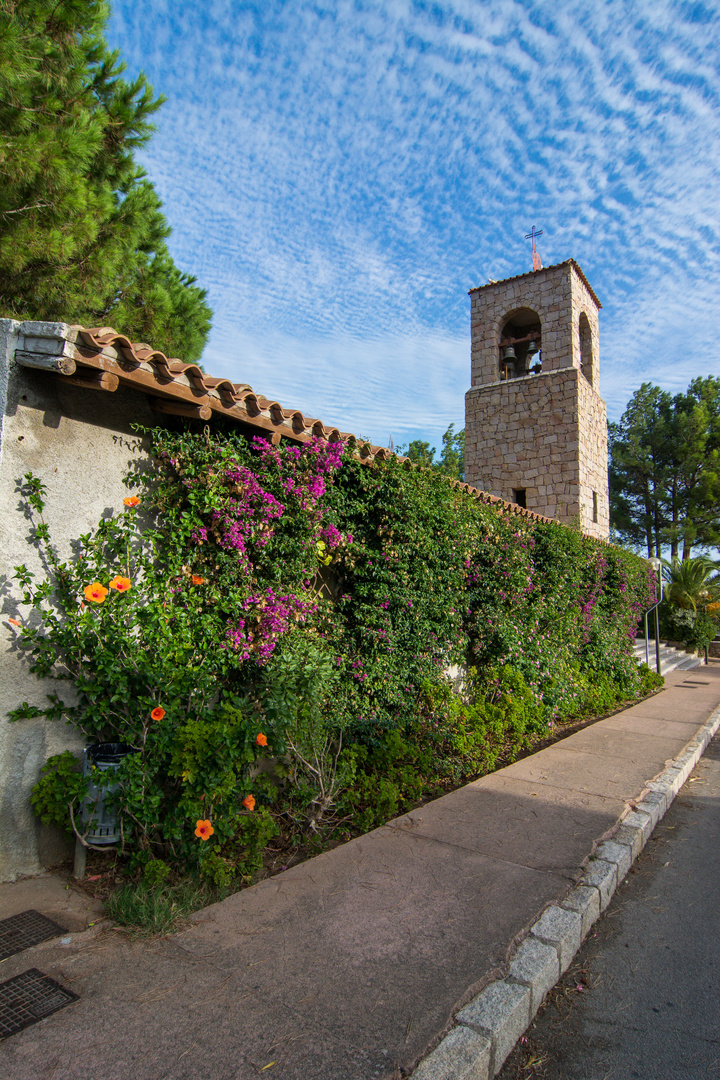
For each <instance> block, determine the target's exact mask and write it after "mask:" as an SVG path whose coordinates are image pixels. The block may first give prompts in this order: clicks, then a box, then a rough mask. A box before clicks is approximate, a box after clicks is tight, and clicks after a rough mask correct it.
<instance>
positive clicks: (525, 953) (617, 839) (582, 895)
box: [411, 707, 720, 1080]
mask: <svg viewBox="0 0 720 1080" xmlns="http://www.w3.org/2000/svg"><path fill="white" fill-rule="evenodd" d="M719 727H720V707H718V708H717V709H715V710H714V712H713V713H712V715H711V716H710V718H709V719H708V720H707V721H706V723H705V724H704V725H703V726H702V728H701V729H700V730H699V731H698V732H697V734H696V735H695V736H694V738H693V739H691V740H690V742H689V743H688V744H687V746H686V747H685V748H684V750H683V751H682V752H681V754H679V755H678V757H677V758H675V759H674V760H673V761H672V762H669V763H668V765H667V767H666V768H665V769H664V771H663V772H662V773H660V775H659V776H658V777H656V778H655V779H654V780H651V781H650V782H649V783H648V784H647V785H646V788H645V790H644V791H643V794H642V797H641V798H640V799H639V801H638V802H637V803H635V804H634V809H633V810H631V811H630V812H629V813H627V814H625V815H624V817H622V818H620V820H619V821H618V824H617V827H616V829H615V831H614V832H613V835H612V837H611V839H609V840H605V841H603V842H602V843H601V844H600V845H599V846H598V848H597V852H596V853H595V855H593V856H591V857H590V859H589V861H588V864H587V866H586V868H585V870H584V872H583V875H582V878H581V883H580V884H579V885H578V886H577V887H576V888H575V889H573V890H572V892H571V893H570V894H569V895H568V896H567V897H566V898H565V899H564V900H562V901H560V903H559V905H550V906H549V907H547V908H546V909H545V911H544V912H543V913H542V915H541V916H540V918H539V919H538V921H537V922H536V923H535V924H534V925H533V926H532V927H531V930H530V936H529V937H528V938H526V939H525V941H524V942H523V943H522V944H521V945H520V947H519V948H518V950H517V952H516V954H515V956H514V958H513V960H512V962H511V964H510V972H509V975H508V977H507V978H505V979H502V980H499V981H497V982H495V983H490V985H489V986H486V987H485V989H484V990H483V991H482V992H481V993H480V994H479V995H478V996H477V997H476V998H474V999H473V1000H472V1001H471V1002H470V1003H469V1005H466V1006H465V1008H463V1009H462V1010H461V1011H460V1012H459V1013H458V1014H457V1016H456V1020H457V1024H458V1026H457V1027H455V1028H453V1030H452V1031H451V1032H450V1033H449V1034H448V1035H446V1036H445V1038H444V1039H443V1041H442V1042H441V1043H440V1045H439V1046H438V1047H437V1048H436V1049H435V1050H433V1052H432V1053H431V1054H430V1055H429V1056H428V1057H427V1058H425V1059H424V1061H423V1062H422V1063H421V1064H420V1065H419V1066H418V1068H417V1069H415V1071H414V1072H413V1073H412V1074H411V1080H492V1078H493V1077H494V1076H495V1075H496V1074H497V1073H498V1072H499V1071H500V1069H501V1068H502V1066H503V1063H504V1062H505V1060H506V1059H507V1057H508V1055H509V1054H510V1052H511V1050H512V1049H513V1048H514V1046H515V1043H516V1042H517V1041H518V1040H519V1039H520V1037H521V1036H522V1035H523V1034H524V1032H525V1031H526V1030H527V1028H528V1027H529V1025H530V1022H531V1021H532V1019H533V1017H534V1016H535V1014H536V1012H537V1010H538V1008H539V1006H540V1004H541V1002H542V999H543V998H544V997H545V995H546V994H547V993H548V992H549V990H550V989H552V987H553V986H554V985H555V982H556V981H557V976H556V977H555V978H553V979H552V981H549V980H550V979H551V975H552V973H553V972H554V971H555V967H556V963H555V961H557V964H559V968H558V971H559V973H560V974H562V973H563V972H564V971H566V970H567V968H568V967H569V965H570V963H571V962H572V959H573V957H574V956H575V954H576V953H577V951H578V949H579V948H580V945H581V943H582V940H583V939H584V937H585V936H586V934H587V933H588V931H589V929H590V927H591V926H592V925H593V923H594V922H595V920H596V919H597V918H598V917H599V914H600V913H601V912H602V911H604V910H605V908H606V907H607V906H608V904H609V903H610V900H611V899H612V896H613V893H614V892H615V890H616V888H617V886H618V885H619V883H620V882H621V881H622V880H623V878H624V877H625V875H626V874H627V872H628V870H629V869H630V867H631V866H632V864H633V862H634V861H635V859H636V858H637V856H638V855H639V853H640V851H641V850H642V848H643V847H644V846H645V844H646V843H647V841H648V839H649V838H650V836H651V834H652V831H653V829H654V828H655V826H656V825H657V823H658V822H659V821H660V820H661V818H662V817H663V816H664V814H665V812H666V810H667V809H668V807H669V806H670V804H671V803H672V801H673V799H674V798H675V796H676V795H677V793H678V791H679V790H680V788H681V787H682V786H683V784H684V783H685V782H686V780H687V778H688V776H689V775H690V773H691V772H692V770H693V769H694V767H695V766H696V765H697V763H698V761H699V760H700V758H701V757H702V755H703V753H704V751H705V749H706V747H707V745H708V743H709V742H710V740H711V739H712V737H713V735H714V734H715V733H716V731H717V730H718V728H719ZM553 954H554V956H555V961H554V960H553ZM458 1032H460V1034H458ZM464 1032H469V1034H463V1033H464ZM473 1035H475V1037H476V1038H479V1039H481V1040H482V1041H481V1043H480V1044H479V1049H478V1052H477V1057H476V1058H473V1054H474V1053H475V1050H474V1049H473V1048H474V1046H475V1043H474V1041H473V1038H472V1036H473ZM446 1046H447V1048H446ZM453 1055H455V1056H453ZM470 1058H473V1060H472V1062H470V1061H469V1059H470ZM426 1066H427V1067H428V1071H424V1070H425V1068H426ZM463 1069H464V1071H462V1070H463Z"/></svg>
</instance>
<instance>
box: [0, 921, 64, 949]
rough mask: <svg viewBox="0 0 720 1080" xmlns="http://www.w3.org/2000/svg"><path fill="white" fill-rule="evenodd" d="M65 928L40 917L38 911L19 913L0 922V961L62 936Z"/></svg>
mask: <svg viewBox="0 0 720 1080" xmlns="http://www.w3.org/2000/svg"><path fill="white" fill-rule="evenodd" d="M64 933H65V927H64V926H59V925H58V924H57V923H56V922H53V921H52V919H48V918H47V917H46V916H45V915H41V914H40V912H39V911H21V912H20V914H19V915H12V916H11V917H10V918H9V919H3V920H2V921H1V922H0V960H7V958H8V956H14V955H15V953H19V952H22V950H23V949H29V948H30V946H31V945H37V944H38V943H39V942H41V941H47V940H48V938H53V937H57V936H58V934H64Z"/></svg>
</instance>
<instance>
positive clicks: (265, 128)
mask: <svg viewBox="0 0 720 1080" xmlns="http://www.w3.org/2000/svg"><path fill="white" fill-rule="evenodd" d="M114 9H115V10H114V16H113V21H112V24H111V28H110V30H111V38H112V41H113V44H115V45H117V46H118V47H119V48H120V49H121V50H122V53H123V55H124V57H125V58H126V59H127V60H128V62H129V65H130V68H131V70H133V71H134V70H137V69H139V68H145V69H146V70H147V72H148V74H149V77H150V79H151V81H152V82H153V84H154V86H155V89H156V91H158V92H162V93H164V94H166V95H167V97H168V103H167V104H166V105H165V106H164V108H163V110H162V111H161V112H160V114H159V117H158V123H159V131H158V134H157V135H156V137H155V139H154V140H153V142H152V143H151V145H150V147H149V149H148V151H147V153H146V155H145V159H144V161H145V165H146V167H147V169H148V171H149V173H150V175H151V177H152V178H153V180H154V181H155V183H156V185H157V187H158V189H159V191H160V194H161V197H162V198H163V201H164V203H165V208H166V213H167V216H168V219H169V220H170V222H171V224H172V225H173V228H174V233H173V237H172V238H171V248H172V251H173V253H174V255H175V257H176V259H177V261H178V263H179V264H180V265H181V266H182V267H183V268H184V269H187V270H189V271H191V272H192V273H194V274H195V275H196V276H197V278H198V280H199V281H200V282H201V283H202V284H203V285H205V286H206V287H207V288H208V290H209V293H210V301H211V303H212V305H213V307H214V309H215V323H214V331H213V335H212V338H211V342H210V344H209V346H208V349H207V352H206V356H205V363H206V366H207V368H208V370H211V371H213V372H216V371H217V372H218V373H219V374H220V373H225V369H224V368H223V369H220V368H219V367H218V364H220V363H223V364H225V363H231V361H230V360H229V357H230V355H231V351H232V350H233V349H234V348H236V347H238V349H240V347H241V351H238V356H237V367H238V369H240V368H244V367H245V365H247V364H250V365H251V369H250V370H249V371H248V370H247V369H245V370H244V371H243V372H242V374H240V375H238V376H237V377H238V378H247V379H248V381H250V382H251V383H252V384H253V385H254V386H255V387H256V389H258V390H260V391H261V392H263V393H266V394H268V395H269V394H274V395H275V396H277V397H278V398H279V399H280V400H281V401H282V402H283V404H287V405H291V406H295V405H300V406H301V407H303V408H307V410H308V412H311V413H312V412H315V413H317V414H319V415H320V416H321V418H322V419H323V420H325V419H328V420H330V421H332V422H336V423H338V424H340V425H341V426H345V428H346V429H349V430H352V429H353V428H354V427H355V428H360V429H361V430H362V433H363V434H372V435H373V437H374V438H376V439H377V440H378V441H379V442H384V441H386V435H385V434H384V432H387V434H392V435H393V437H394V438H395V439H396V441H400V439H401V438H402V437H403V436H402V432H403V431H408V432H409V431H414V432H417V431H418V430H421V429H423V428H422V424H424V425H425V427H424V430H426V431H427V433H428V435H431V436H432V438H433V439H437V438H438V434H437V433H438V432H440V433H441V431H442V430H444V429H445V427H446V426H447V423H449V422H450V421H451V420H454V421H455V422H457V421H458V420H461V419H462V413H463V394H464V391H465V390H466V389H467V386H468V385H469V348H468V346H467V336H468V322H469V320H468V303H467V298H466V291H467V289H468V288H470V287H472V286H473V285H477V284H481V283H482V282H483V281H484V280H486V279H487V278H488V277H493V278H501V277H504V276H511V275H513V274H516V273H519V272H523V271H524V270H525V269H526V268H529V250H528V245H526V243H525V241H524V240H523V235H524V233H525V232H527V231H528V230H529V228H530V226H531V225H532V224H536V225H537V226H538V228H542V229H543V231H544V235H543V237H542V239H541V242H540V250H541V254H542V256H543V260H544V262H545V264H546V265H548V264H550V263H552V262H558V261H561V260H563V259H565V258H568V257H571V256H572V257H575V258H576V259H577V260H578V261H579V262H580V264H581V265H582V266H583V268H584V270H585V271H586V273H587V274H588V276H589V278H590V280H591V282H592V284H593V286H594V287H595V289H596V291H597V292H598V294H599V295H600V297H601V299H602V300H603V303H604V305H605V306H604V310H603V312H602V315H601V318H602V322H601V335H602V338H601V341H602V344H601V365H602V376H601V377H602V386H603V388H604V392H605V393H606V395H607V397H608V404H609V406H610V412H611V415H615V416H617V415H618V414H619V412H620V411H622V407H623V406H624V404H625V402H626V401H627V397H628V396H629V393H630V392H631V390H632V389H634V388H636V386H637V385H639V382H641V381H643V380H654V381H659V382H661V383H663V385H667V386H668V388H671V389H676V388H682V387H677V386H676V384H677V380H678V379H681V380H684V382H683V385H687V382H688V381H689V379H690V378H691V377H692V376H693V375H695V374H701V373H705V372H707V371H713V370H717V365H716V364H715V361H714V360H713V358H712V357H711V356H710V357H708V353H709V350H710V349H711V348H712V340H713V339H712V338H711V337H708V332H709V330H710V328H711V327H712V326H713V319H714V313H715V310H716V309H717V286H716V284H715V283H716V282H717V281H718V279H719V274H718V271H720V245H719V242H718V241H719V239H720V232H719V227H718V219H717V191H718V187H719V182H720V114H719V110H718V103H719V101H720V75H719V72H718V58H717V49H716V45H715V42H716V40H717V37H718V29H719V24H720V12H719V11H718V10H717V9H716V8H715V7H713V8H710V7H708V8H703V7H702V6H701V5H695V6H694V7H693V8H692V9H691V8H690V7H688V6H687V5H684V4H682V3H679V2H676V0H652V3H651V2H650V0H640V2H636V3H634V4H633V5H628V4H627V3H625V2H624V0H605V2H603V3H600V4H595V5H590V4H588V3H587V2H586V0H558V2H557V3H555V4H553V5H549V4H547V3H541V2H539V0H538V2H532V0H523V2H520V0H483V3H478V2H477V0H441V2H439V3H438V4H435V5H432V6H424V5H419V4H415V3H413V2H412V0H366V2H364V3H363V4H358V3H355V2H352V0H341V2H339V3H329V2H327V3H315V4H312V5H310V4H304V3H301V4H285V3H281V2H280V0H266V2H264V3H260V2H258V3H251V2H245V0H243V2H238V0H212V3H206V4H201V5H199V4H190V3H189V2H187V0H176V2H175V3H174V4H173V5H170V4H169V3H166V2H165V0H115V5H114ZM629 352H630V353H631V354H632V360H631V361H629V360H628V354H629ZM313 357H315V359H313ZM705 357H708V359H705ZM629 364H630V365H631V368H629ZM444 365H447V369H448V371H451V372H452V375H451V377H449V378H448V379H446V380H437V378H436V374H437V371H438V370H443V369H444ZM314 375H315V376H316V377H314ZM321 375H322V378H321V377H320V376H321ZM663 380H664V382H663ZM331 384H333V385H334V386H335V387H336V390H333V389H332V387H331ZM285 391H287V393H285ZM433 394H434V395H435V396H434V397H433ZM438 406H439V407H438ZM402 410H406V411H405V412H404V413H403V414H402V416H401V411H402ZM326 413H327V416H326ZM441 417H442V419H441ZM420 418H422V424H421V423H420ZM445 418H447V422H446V419H445Z"/></svg>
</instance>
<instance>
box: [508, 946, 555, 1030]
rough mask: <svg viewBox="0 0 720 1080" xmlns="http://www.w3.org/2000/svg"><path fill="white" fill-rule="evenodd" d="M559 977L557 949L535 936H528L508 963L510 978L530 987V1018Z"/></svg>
mask: <svg viewBox="0 0 720 1080" xmlns="http://www.w3.org/2000/svg"><path fill="white" fill-rule="evenodd" d="M559 978H560V959H559V957H558V954H557V949H555V948H554V947H553V946H552V945H546V944H545V943H544V942H543V941H538V940H537V938H533V937H529V938H526V940H525V941H523V943H522V945H521V946H520V948H519V949H518V951H517V952H516V953H515V956H514V957H513V961H512V963H511V964H510V979H511V980H512V981H515V982H519V983H522V984H523V986H529V987H530V1019H531V1020H532V1018H533V1016H534V1015H535V1013H536V1012H537V1011H538V1009H539V1008H540V1003H541V1002H542V999H543V998H544V997H545V995H546V994H547V992H548V991H549V990H552V988H553V986H554V985H555V983H556V982H557V981H558V979H559Z"/></svg>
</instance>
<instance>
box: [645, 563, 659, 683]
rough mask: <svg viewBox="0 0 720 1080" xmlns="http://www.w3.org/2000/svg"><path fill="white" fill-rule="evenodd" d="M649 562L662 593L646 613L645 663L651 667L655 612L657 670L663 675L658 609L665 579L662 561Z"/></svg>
mask: <svg viewBox="0 0 720 1080" xmlns="http://www.w3.org/2000/svg"><path fill="white" fill-rule="evenodd" d="M648 562H649V563H650V565H651V566H652V568H653V572H654V574H655V579H656V581H657V584H658V588H659V591H660V596H659V597H658V600H657V603H655V604H653V606H652V607H651V608H648V609H647V611H646V612H645V663H646V664H647V666H648V667H650V643H649V641H648V615H650V614H651V613H652V612H653V611H654V612H655V667H656V668H657V673H658V675H660V674H661V671H660V615H659V613H658V608H659V607H660V604H661V603H662V598H663V579H662V573H661V570H662V562H661V561H660V559H657V558H652V559H648Z"/></svg>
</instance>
